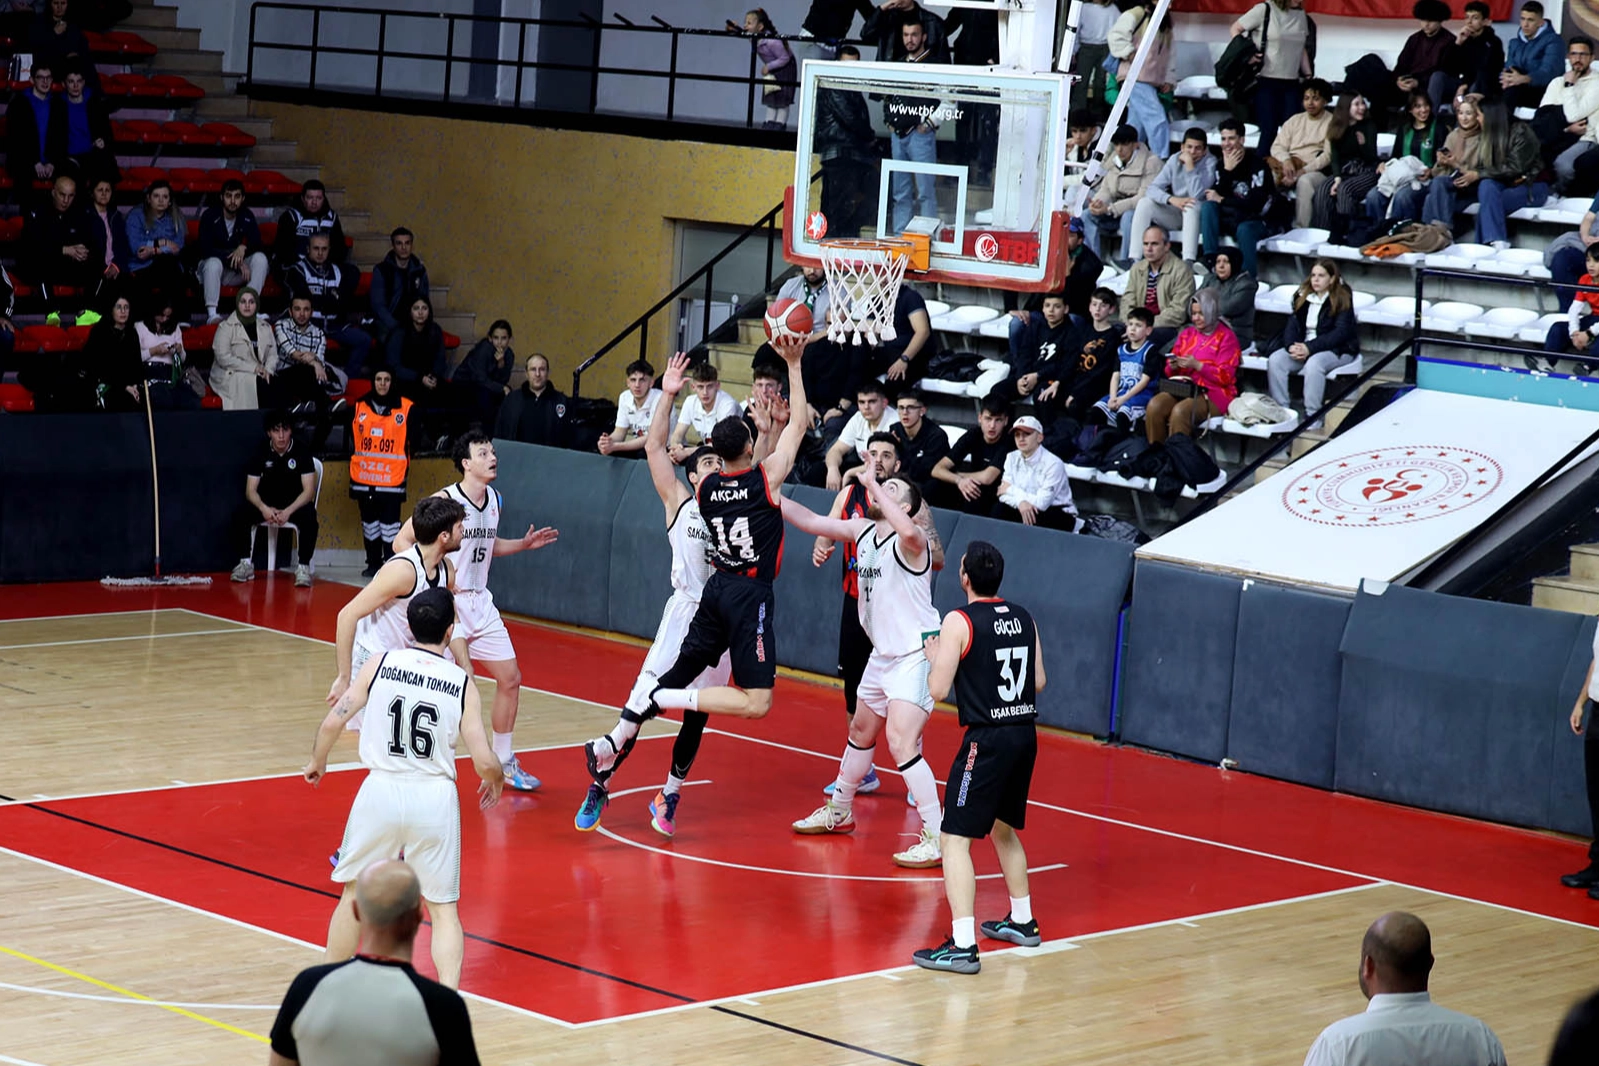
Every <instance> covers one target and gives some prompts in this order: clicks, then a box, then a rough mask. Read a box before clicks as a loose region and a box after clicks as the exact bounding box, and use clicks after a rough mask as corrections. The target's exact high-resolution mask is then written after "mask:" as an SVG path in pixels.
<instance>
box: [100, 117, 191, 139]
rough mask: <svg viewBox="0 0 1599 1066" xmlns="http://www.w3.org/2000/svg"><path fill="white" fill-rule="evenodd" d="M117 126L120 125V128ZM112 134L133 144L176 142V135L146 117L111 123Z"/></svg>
mask: <svg viewBox="0 0 1599 1066" xmlns="http://www.w3.org/2000/svg"><path fill="white" fill-rule="evenodd" d="M118 127H121V128H120V129H119V128H118ZM111 129H112V133H113V136H115V137H116V138H117V140H119V141H131V142H132V143H134V144H177V143H178V135H177V134H176V133H172V132H169V131H168V130H167V129H166V128H165V126H163V125H162V124H161V123H159V122H156V121H155V120H154V119H148V118H130V119H127V120H126V121H123V122H113V123H112V124H111Z"/></svg>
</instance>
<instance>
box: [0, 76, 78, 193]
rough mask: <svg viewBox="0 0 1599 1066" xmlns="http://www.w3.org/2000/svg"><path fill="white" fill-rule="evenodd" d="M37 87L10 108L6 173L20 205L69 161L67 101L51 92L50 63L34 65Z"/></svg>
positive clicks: (18, 96) (17, 96)
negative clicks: (35, 183) (39, 182)
mask: <svg viewBox="0 0 1599 1066" xmlns="http://www.w3.org/2000/svg"><path fill="white" fill-rule="evenodd" d="M31 77H32V79H33V84H32V85H30V86H29V87H28V88H27V89H24V90H23V91H22V92H19V93H17V94H15V95H14V96H12V97H11V102H10V103H9V104H7V105H6V173H7V174H9V175H11V187H12V189H13V190H14V191H15V193H16V197H17V202H18V203H21V204H27V203H28V202H30V201H31V200H32V199H33V194H32V190H33V183H34V182H35V181H49V180H50V179H51V178H53V177H55V173H56V168H57V167H58V166H60V165H61V164H63V163H65V162H66V158H67V107H66V101H65V100H64V99H63V98H62V97H61V96H60V95H59V94H56V93H52V92H51V91H50V85H51V82H52V81H53V80H54V72H53V71H52V70H51V69H50V64H49V63H46V62H43V61H41V62H38V63H35V64H34V65H33V72H32V74H31Z"/></svg>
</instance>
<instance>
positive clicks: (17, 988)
mask: <svg viewBox="0 0 1599 1066" xmlns="http://www.w3.org/2000/svg"><path fill="white" fill-rule="evenodd" d="M0 988H4V989H9V990H10V991H12V992H27V993H30V994H32V995H36V996H56V997H58V998H60V999H88V1000H93V1001H94V1002H96V1003H124V1004H128V1005H131V1006H134V1007H179V1008H181V1009H183V1010H277V1009H278V1007H279V1006H281V1004H277V1003H268V1004H264V1005H263V1004H256V1003H168V1002H165V1001H163V1000H159V999H129V998H128V997H127V996H92V995H90V994H89V993H87V992H63V991H61V990H60V989H56V988H35V987H34V986H33V985H13V984H9V983H7V982H5V981H0Z"/></svg>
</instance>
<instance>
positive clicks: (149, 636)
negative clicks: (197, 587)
mask: <svg viewBox="0 0 1599 1066" xmlns="http://www.w3.org/2000/svg"><path fill="white" fill-rule="evenodd" d="M249 632H251V630H250V628H249V627H248V626H233V627H231V628H228V629H196V630H194V631H193V632H189V633H135V634H133V635H131V636H126V637H89V638H87V639H84V640H42V641H39V642H38V643H37V644H0V651H16V650H18V649H24V648H65V647H67V646H68V645H70V644H115V643H117V642H118V641H124V640H165V639H167V638H168V637H214V636H219V635H221V634H223V633H249Z"/></svg>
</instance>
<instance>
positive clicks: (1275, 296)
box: [1255, 282, 1299, 315]
mask: <svg viewBox="0 0 1599 1066" xmlns="http://www.w3.org/2000/svg"><path fill="white" fill-rule="evenodd" d="M1298 291H1299V286H1298V285H1296V284H1294V283H1293V282H1289V283H1288V284H1286V285H1278V286H1277V287H1275V288H1273V289H1272V290H1271V291H1270V292H1267V293H1264V294H1262V295H1259V296H1256V297H1255V310H1257V311H1274V312H1276V313H1277V314H1279V315H1286V314H1288V313H1289V312H1290V311H1292V310H1293V309H1294V293H1296V292H1298Z"/></svg>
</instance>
